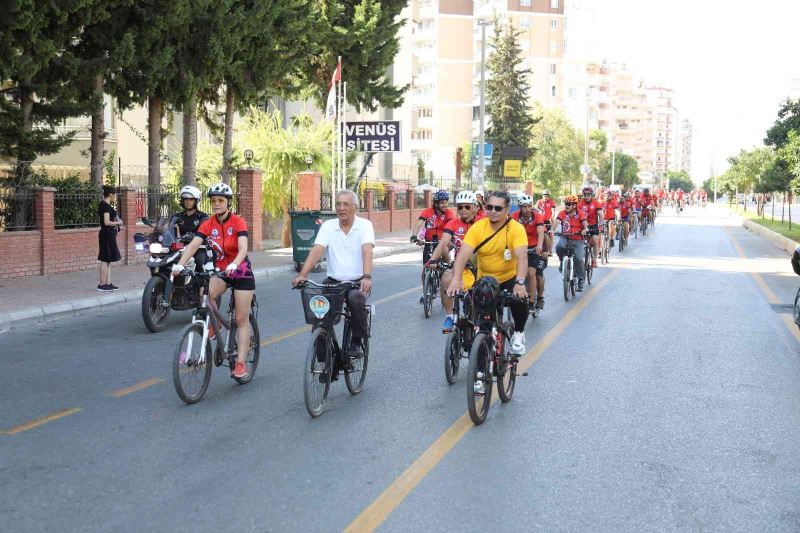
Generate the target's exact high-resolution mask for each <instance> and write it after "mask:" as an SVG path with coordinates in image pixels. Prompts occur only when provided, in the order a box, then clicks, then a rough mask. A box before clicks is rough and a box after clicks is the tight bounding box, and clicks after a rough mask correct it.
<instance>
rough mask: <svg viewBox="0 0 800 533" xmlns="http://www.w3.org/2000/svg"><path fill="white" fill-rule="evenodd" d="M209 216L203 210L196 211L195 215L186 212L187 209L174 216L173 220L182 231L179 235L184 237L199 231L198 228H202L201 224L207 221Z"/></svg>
mask: <svg viewBox="0 0 800 533" xmlns="http://www.w3.org/2000/svg"><path fill="white" fill-rule="evenodd" d="M207 218H208V215H207V214H205V213H203V212H202V211H195V212H194V214H193V215H189V214H187V213H186V211H183V212H181V213H178V214H177V215H175V216H174V217H172V222H173V223H174V224H175V226H176V227H177V228H178V231H179V232H180V233H179V235H180V236H181V237H183V236H184V235H188V234H189V233H192V234H194V233H197V230H198V229H199V228H200V224H202V223H203V222H205V220H206V219H207Z"/></svg>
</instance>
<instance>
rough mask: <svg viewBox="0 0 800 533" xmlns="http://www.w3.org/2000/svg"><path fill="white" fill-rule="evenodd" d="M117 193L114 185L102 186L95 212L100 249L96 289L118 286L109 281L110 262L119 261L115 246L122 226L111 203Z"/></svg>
mask: <svg viewBox="0 0 800 533" xmlns="http://www.w3.org/2000/svg"><path fill="white" fill-rule="evenodd" d="M116 199H117V194H116V189H114V187H111V186H108V185H104V186H103V199H102V200H101V201H100V205H99V206H97V214H98V215H99V216H100V235H99V241H100V251H99V252H98V254H97V260H98V261H100V284H99V285H98V286H97V290H98V291H105V292H107V291H117V290H119V287H117V286H116V285H114V284H112V283H111V263H115V262H117V261H119V260H120V259H121V258H122V257H121V256H120V255H119V248H118V247H117V232H118V231H119V229H120V228H121V227H122V220H120V219H118V218H117V211H116V209H114V207H113V206H112V205H111V203H112V202H116Z"/></svg>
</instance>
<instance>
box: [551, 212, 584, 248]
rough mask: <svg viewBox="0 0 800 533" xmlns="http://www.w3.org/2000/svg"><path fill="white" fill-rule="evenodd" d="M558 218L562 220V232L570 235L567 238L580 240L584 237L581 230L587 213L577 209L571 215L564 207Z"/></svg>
mask: <svg viewBox="0 0 800 533" xmlns="http://www.w3.org/2000/svg"><path fill="white" fill-rule="evenodd" d="M556 219H557V220H558V221H560V222H561V233H563V234H565V236H566V235H568V236H567V239H570V240H573V241H579V240H581V239H582V238H583V235H581V230H582V229H583V222H584V221H586V213H584V212H583V211H581V210H580V209H576V210H575V211H573V212H572V214H571V215H570V214H569V213H567V210H566V209H562V210H561V212H560V213H559V214H558V216H557V217H556Z"/></svg>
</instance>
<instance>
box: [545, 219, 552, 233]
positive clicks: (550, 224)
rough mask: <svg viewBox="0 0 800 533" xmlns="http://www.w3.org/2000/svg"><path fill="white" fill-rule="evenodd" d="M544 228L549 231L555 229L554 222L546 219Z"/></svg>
mask: <svg viewBox="0 0 800 533" xmlns="http://www.w3.org/2000/svg"><path fill="white" fill-rule="evenodd" d="M544 229H546V230H547V231H551V230H552V229H553V223H552V222H551V221H549V220H547V221H545V223H544Z"/></svg>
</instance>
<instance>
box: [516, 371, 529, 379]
mask: <svg viewBox="0 0 800 533" xmlns="http://www.w3.org/2000/svg"><path fill="white" fill-rule="evenodd" d="M517 377H520V378H525V377H528V373H527V372H523V373H522V374H520V373H519V372H518V373H517Z"/></svg>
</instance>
